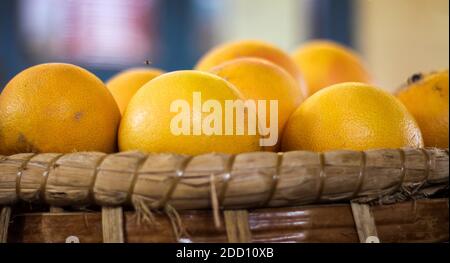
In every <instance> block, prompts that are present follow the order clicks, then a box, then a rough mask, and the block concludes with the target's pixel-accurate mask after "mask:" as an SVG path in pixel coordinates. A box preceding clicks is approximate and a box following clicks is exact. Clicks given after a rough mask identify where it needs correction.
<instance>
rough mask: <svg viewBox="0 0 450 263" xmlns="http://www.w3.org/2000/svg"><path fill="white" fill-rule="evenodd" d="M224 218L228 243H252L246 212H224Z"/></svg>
mask: <svg viewBox="0 0 450 263" xmlns="http://www.w3.org/2000/svg"><path fill="white" fill-rule="evenodd" d="M224 216H225V227H226V229H227V237H228V242H230V243H250V242H251V241H252V234H251V232H250V226H249V224H248V212H247V210H226V211H224Z"/></svg>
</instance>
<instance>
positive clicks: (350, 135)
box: [282, 83, 423, 152]
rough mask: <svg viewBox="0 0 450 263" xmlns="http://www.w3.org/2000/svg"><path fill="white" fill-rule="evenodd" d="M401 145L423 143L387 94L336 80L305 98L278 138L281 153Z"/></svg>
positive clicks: (412, 122) (405, 112)
mask: <svg viewBox="0 0 450 263" xmlns="http://www.w3.org/2000/svg"><path fill="white" fill-rule="evenodd" d="M402 147H414V148H419V147H423V139H422V134H421V132H420V129H419V126H418V125H417V123H416V122H415V120H414V118H413V117H412V116H411V114H410V113H409V112H408V110H407V109H406V108H405V106H403V104H402V103H401V102H400V101H399V100H397V99H396V98H395V97H394V96H393V95H391V94H389V93H387V92H385V91H383V90H381V89H378V88H375V87H372V86H370V85H367V84H363V83H341V84H336V85H333V86H331V87H328V88H326V89H323V90H321V91H319V92H317V93H316V94H314V95H312V96H311V97H309V98H308V99H306V100H305V101H304V102H303V104H302V105H300V107H299V108H298V109H297V110H296V111H295V112H294V113H293V114H292V115H291V117H290V118H289V121H288V123H287V125H286V128H285V132H284V135H283V141H282V148H283V150H284V151H290V150H310V151H317V152H324V151H331V150H339V149H346V150H358V151H362V150H369V149H378V148H402Z"/></svg>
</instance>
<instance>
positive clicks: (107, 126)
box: [0, 63, 120, 154]
mask: <svg viewBox="0 0 450 263" xmlns="http://www.w3.org/2000/svg"><path fill="white" fill-rule="evenodd" d="M119 122H120V113H119V109H118V108H117V104H116V103H115V101H114V98H113V97H112V96H111V94H110V92H109V91H108V89H107V88H106V86H105V85H104V84H103V82H102V81H101V80H100V79H98V78H97V77H96V76H94V75H93V74H92V73H90V72H89V71H87V70H85V69H82V68H80V67H77V66H74V65H70V64H58V63H51V64H41V65H37V66H34V67H31V68H28V69H26V70H24V71H22V72H21V73H19V74H18V75H17V76H15V77H14V78H13V79H12V80H11V81H10V82H9V83H8V84H7V85H6V87H5V89H4V90H3V92H2V94H1V96H0V152H2V153H4V154H13V153H20V152H61V153H67V152H73V151H101V152H107V153H110V152H113V151H114V150H115V148H116V135H117V129H118V125H119Z"/></svg>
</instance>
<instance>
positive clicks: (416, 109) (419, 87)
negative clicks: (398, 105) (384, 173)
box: [397, 70, 449, 148]
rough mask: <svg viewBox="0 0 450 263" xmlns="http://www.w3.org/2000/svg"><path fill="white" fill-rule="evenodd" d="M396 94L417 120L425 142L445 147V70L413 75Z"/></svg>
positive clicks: (446, 112) (446, 83)
mask: <svg viewBox="0 0 450 263" xmlns="http://www.w3.org/2000/svg"><path fill="white" fill-rule="evenodd" d="M397 97H398V98H399V99H400V101H401V102H403V104H404V105H405V106H406V108H407V109H408V110H409V112H411V114H412V115H413V116H414V118H415V119H416V121H417V123H418V124H419V127H420V129H421V131H422V135H423V139H424V142H425V146H427V147H439V148H448V119H449V118H448V111H449V106H448V104H449V102H448V100H449V97H448V70H444V71H439V72H433V73H430V74H425V75H423V74H416V75H414V76H412V77H411V78H410V80H409V81H408V83H407V84H406V86H405V87H404V88H402V89H400V90H399V91H398V92H397Z"/></svg>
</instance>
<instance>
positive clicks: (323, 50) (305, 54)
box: [292, 40, 371, 96]
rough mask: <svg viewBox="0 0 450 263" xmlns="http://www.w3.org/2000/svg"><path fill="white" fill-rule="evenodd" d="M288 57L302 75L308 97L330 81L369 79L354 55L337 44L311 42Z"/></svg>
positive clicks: (365, 80)
mask: <svg viewBox="0 0 450 263" xmlns="http://www.w3.org/2000/svg"><path fill="white" fill-rule="evenodd" d="M292 58H293V59H294V61H295V63H297V65H298V68H299V70H300V71H301V72H302V74H303V78H304V79H305V81H306V86H307V87H308V94H309V96H311V95H312V94H314V93H316V92H317V91H319V90H320V89H322V88H325V87H328V86H331V85H333V84H338V83H342V82H362V83H370V82H371V78H370V76H369V73H368V72H367V71H366V69H365V68H364V65H363V63H362V61H361V59H360V58H359V57H358V55H357V54H356V53H355V52H353V51H352V50H350V49H348V48H346V47H344V46H342V45H340V44H338V43H334V42H331V41H324V40H316V41H311V42H309V43H306V44H305V45H303V46H300V47H299V48H298V49H297V50H296V51H294V52H293V54H292Z"/></svg>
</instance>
